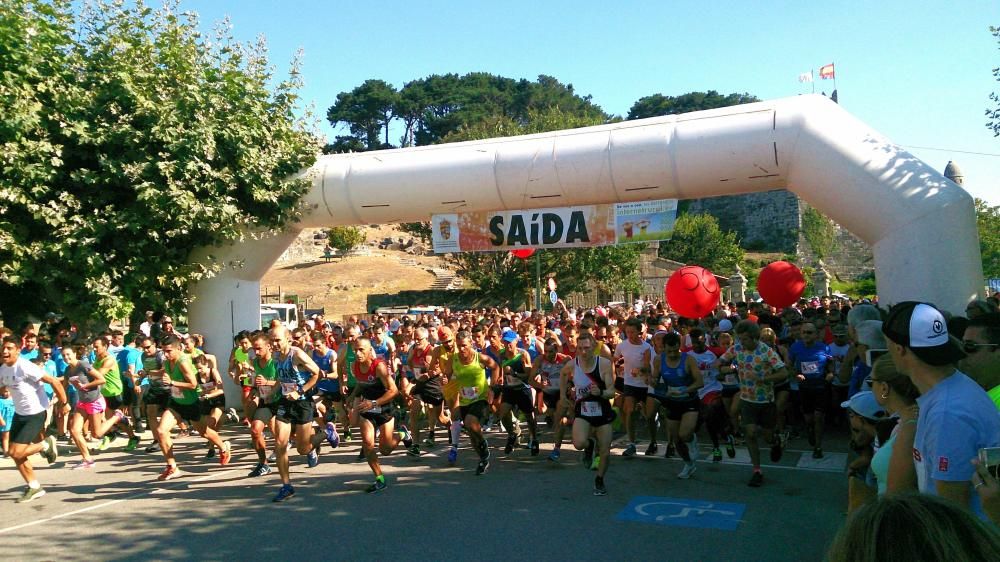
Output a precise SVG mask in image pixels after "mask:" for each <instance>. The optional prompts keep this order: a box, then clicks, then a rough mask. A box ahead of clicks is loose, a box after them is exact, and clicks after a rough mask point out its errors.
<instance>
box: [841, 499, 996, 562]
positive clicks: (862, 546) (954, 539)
mask: <svg viewBox="0 0 1000 562" xmlns="http://www.w3.org/2000/svg"><path fill="white" fill-rule="evenodd" d="M826 559H827V561H828V562H848V561H850V562H883V561H887V560H900V561H902V560H906V561H907V562H919V561H927V562H939V561H942V560H964V561H966V560H967V561H979V562H985V561H987V560H1000V533H998V531H997V530H996V528H994V527H990V526H989V525H987V524H985V523H983V522H981V521H978V520H976V518H975V517H973V516H971V515H970V514H969V513H968V512H966V511H965V510H962V509H960V508H958V507H956V506H955V505H954V504H952V503H949V502H946V501H942V500H940V499H937V498H934V497H930V496H926V495H921V494H899V495H892V496H885V497H882V498H881V499H879V500H878V501H877V502H875V503H872V504H870V505H867V506H865V507H864V508H862V509H861V510H859V511H858V512H857V513H856V514H854V515H853V516H852V517H851V518H850V519H848V520H847V524H846V525H844V527H843V528H842V529H841V530H840V532H839V533H838V534H837V537H836V538H834V540H833V544H832V545H831V546H830V550H829V551H828V552H827V555H826Z"/></svg>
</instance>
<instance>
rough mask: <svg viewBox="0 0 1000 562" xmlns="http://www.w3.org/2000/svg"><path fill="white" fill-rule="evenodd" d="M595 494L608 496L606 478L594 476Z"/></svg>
mask: <svg viewBox="0 0 1000 562" xmlns="http://www.w3.org/2000/svg"><path fill="white" fill-rule="evenodd" d="M594 495H595V496H606V495H608V489H607V487H605V486H604V478H602V477H600V476H598V477H596V478H594Z"/></svg>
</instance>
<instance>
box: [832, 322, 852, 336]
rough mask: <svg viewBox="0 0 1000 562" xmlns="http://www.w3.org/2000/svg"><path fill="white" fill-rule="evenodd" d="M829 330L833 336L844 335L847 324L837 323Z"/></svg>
mask: <svg viewBox="0 0 1000 562" xmlns="http://www.w3.org/2000/svg"><path fill="white" fill-rule="evenodd" d="M830 331H831V332H833V335H835V336H846V335H847V333H848V332H847V324H844V323H840V324H837V325H835V326H834V327H832V328H830Z"/></svg>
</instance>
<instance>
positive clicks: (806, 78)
mask: <svg viewBox="0 0 1000 562" xmlns="http://www.w3.org/2000/svg"><path fill="white" fill-rule="evenodd" d="M812 81H813V71H811V70H810V71H809V72H803V73H802V74H799V82H812Z"/></svg>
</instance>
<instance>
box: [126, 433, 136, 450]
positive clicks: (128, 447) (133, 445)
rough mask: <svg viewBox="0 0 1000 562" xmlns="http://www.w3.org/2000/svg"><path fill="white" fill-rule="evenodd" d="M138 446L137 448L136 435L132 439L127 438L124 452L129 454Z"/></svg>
mask: <svg viewBox="0 0 1000 562" xmlns="http://www.w3.org/2000/svg"><path fill="white" fill-rule="evenodd" d="M138 446H139V436H138V435H136V436H134V437H129V438H128V444H127V445H125V450H126V451H129V452H131V451H134V450H135V449H136V447H138Z"/></svg>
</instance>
